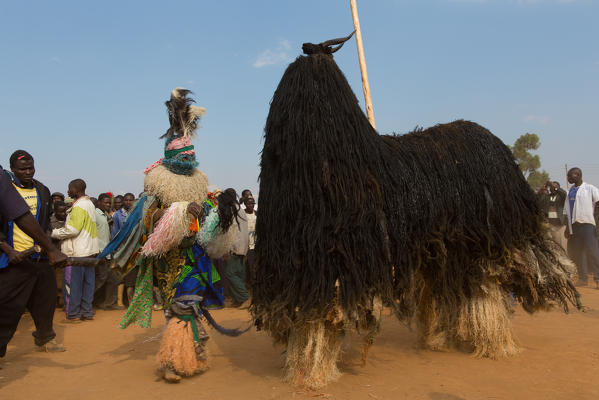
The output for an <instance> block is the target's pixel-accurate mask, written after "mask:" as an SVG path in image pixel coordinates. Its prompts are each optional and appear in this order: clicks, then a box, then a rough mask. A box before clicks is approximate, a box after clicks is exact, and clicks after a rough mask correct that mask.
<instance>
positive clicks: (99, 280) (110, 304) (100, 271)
mask: <svg viewBox="0 0 599 400" xmlns="http://www.w3.org/2000/svg"><path fill="white" fill-rule="evenodd" d="M110 203H111V200H110V196H109V195H108V194H106V193H102V194H100V195H99V196H98V203H97V206H96V227H97V230H98V250H99V251H100V252H101V251H102V250H104V247H106V245H107V244H108V243H109V242H110V239H111V236H110V224H109V218H110V216H109V215H108V212H109V211H110ZM95 275H96V282H95V290H94V303H95V304H97V307H98V308H101V309H102V310H122V309H123V307H120V306H118V305H117V301H118V286H119V280H118V278H117V277H116V275H115V274H114V272H113V271H112V270H111V269H110V265H109V264H101V265H99V266H97V267H96V268H95Z"/></svg>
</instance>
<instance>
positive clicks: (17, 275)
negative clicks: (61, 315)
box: [0, 261, 56, 357]
mask: <svg viewBox="0 0 599 400" xmlns="http://www.w3.org/2000/svg"><path fill="white" fill-rule="evenodd" d="M26 308H27V309H28V310H29V312H30V313H31V317H32V318H33V322H34V323H35V332H33V337H34V341H35V344H36V345H38V346H42V345H44V344H46V343H48V342H49V341H50V340H52V339H54V338H55V337H56V333H54V329H52V319H53V318H54V309H55V308H56V277H55V274H54V269H53V268H52V267H50V265H49V264H48V263H44V262H33V261H23V262H21V263H20V264H16V265H12V264H11V265H9V266H8V267H6V268H2V269H0V357H4V355H5V354H6V346H7V344H8V342H9V341H10V339H11V338H12V337H13V335H14V334H15V331H16V330H17V325H18V324H19V320H20V319H21V315H23V312H25V309H26Z"/></svg>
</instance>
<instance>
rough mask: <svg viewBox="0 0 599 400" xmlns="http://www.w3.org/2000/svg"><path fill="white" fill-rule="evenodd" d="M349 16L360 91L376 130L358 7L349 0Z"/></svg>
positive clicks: (371, 123) (352, 0) (354, 2)
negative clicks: (353, 34) (357, 65)
mask: <svg viewBox="0 0 599 400" xmlns="http://www.w3.org/2000/svg"><path fill="white" fill-rule="evenodd" d="M349 5H350V7H351V15H352V19H353V20H354V29H355V30H356V46H357V47H358V59H359V60H360V72H361V74H362V89H363V90H364V102H365V104H366V116H367V117H368V121H370V125H372V127H373V128H374V129H376V125H375V124H374V110H373V109H372V99H371V98H370V85H369V84H368V73H367V72H366V59H365V58H364V45H363V44H362V31H360V20H359V19H358V6H357V5H356V0H349Z"/></svg>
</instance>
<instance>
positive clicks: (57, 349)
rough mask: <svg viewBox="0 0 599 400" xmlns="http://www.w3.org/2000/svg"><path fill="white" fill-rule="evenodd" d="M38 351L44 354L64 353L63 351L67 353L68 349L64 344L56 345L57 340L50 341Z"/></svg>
mask: <svg viewBox="0 0 599 400" xmlns="http://www.w3.org/2000/svg"><path fill="white" fill-rule="evenodd" d="M37 351H41V352H44V353H62V352H63V351H66V349H65V348H64V346H63V345H62V344H60V343H56V340H50V341H49V342H48V343H46V344H43V345H41V346H37Z"/></svg>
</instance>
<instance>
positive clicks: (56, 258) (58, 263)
mask: <svg viewBox="0 0 599 400" xmlns="http://www.w3.org/2000/svg"><path fill="white" fill-rule="evenodd" d="M47 254H48V259H49V260H50V265H51V266H53V267H55V268H60V267H64V266H65V265H66V264H67V256H66V255H65V254H63V253H62V252H61V251H59V250H57V249H54V250H52V251H50V252H48V253H47Z"/></svg>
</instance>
